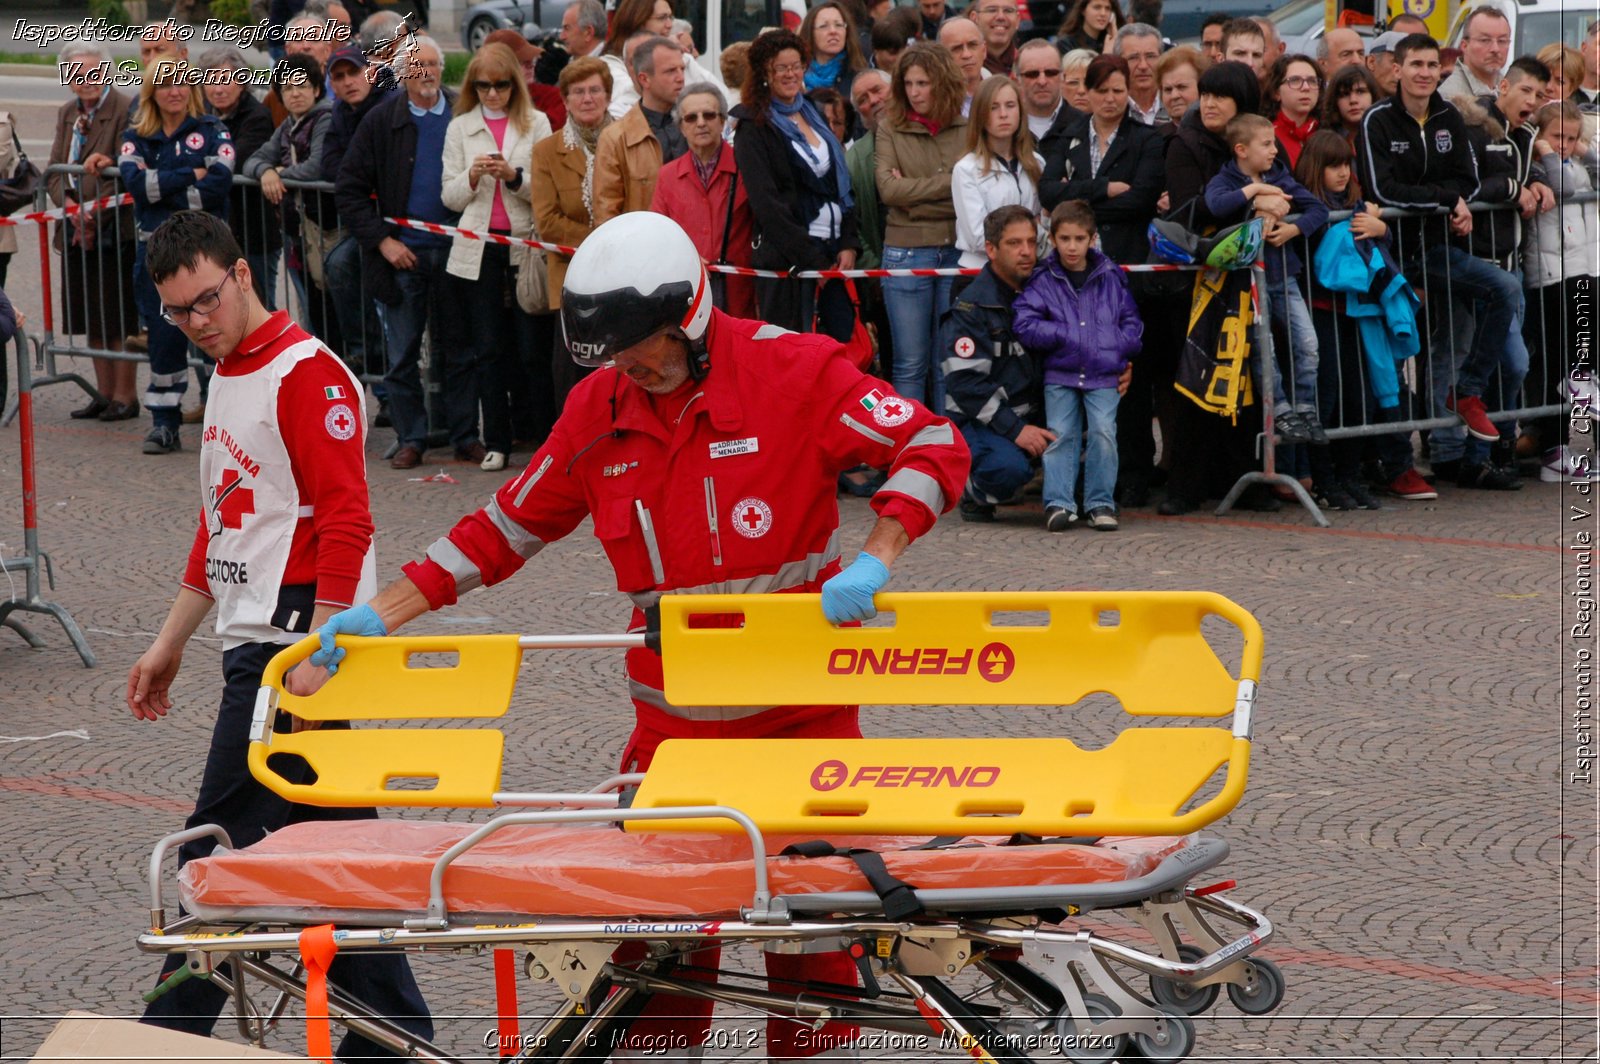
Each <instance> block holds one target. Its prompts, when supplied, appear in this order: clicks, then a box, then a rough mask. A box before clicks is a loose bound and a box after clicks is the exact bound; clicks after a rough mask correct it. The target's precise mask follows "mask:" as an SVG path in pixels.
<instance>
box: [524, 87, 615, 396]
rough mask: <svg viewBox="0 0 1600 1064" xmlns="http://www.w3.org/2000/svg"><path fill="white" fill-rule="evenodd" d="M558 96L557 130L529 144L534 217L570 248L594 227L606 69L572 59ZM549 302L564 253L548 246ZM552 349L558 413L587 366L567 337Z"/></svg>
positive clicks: (543, 236) (557, 300)
mask: <svg viewBox="0 0 1600 1064" xmlns="http://www.w3.org/2000/svg"><path fill="white" fill-rule="evenodd" d="M558 84H559V87H560V89H561V98H562V101H563V102H564V103H566V105H567V124H566V125H564V126H562V127H561V135H560V136H557V137H550V138H548V139H547V140H543V141H541V142H540V143H539V144H538V145H536V146H535V147H534V149H533V171H532V173H533V223H534V228H535V229H537V230H538V232H539V239H540V240H547V241H549V242H550V243H552V244H561V245H564V246H566V247H572V248H575V247H577V246H578V245H579V244H582V243H583V242H584V240H585V239H586V238H587V237H588V235H589V234H590V233H592V232H594V149H595V145H596V144H597V143H599V140H600V131H601V130H602V129H604V128H605V127H606V125H607V124H608V123H609V122H610V121H611V115H610V114H609V113H608V112H607V110H606V108H607V106H608V104H609V102H610V100H611V70H610V69H609V68H608V67H607V66H606V64H605V63H603V62H601V61H600V60H598V59H595V58H593V57H591V56H583V57H581V58H578V59H574V60H572V61H571V62H570V63H568V64H567V65H566V66H565V67H563V68H562V70H561V79H560V81H559V83H558ZM545 258H546V260H547V261H548V262H549V264H550V307H551V309H552V310H559V309H561V282H562V281H564V280H565V279H566V276H567V262H568V261H569V260H568V258H567V256H565V255H560V254H557V253H556V252H553V251H552V252H549V253H548V254H547V255H546V256H545ZM553 346H554V351H553V354H552V355H551V366H552V374H551V375H552V378H553V383H554V397H555V412H556V414H558V415H559V414H560V413H561V406H562V404H563V403H564V402H566V398H567V393H568V392H570V391H571V390H572V386H573V385H574V384H577V383H578V381H579V380H581V379H582V378H583V376H584V375H585V373H587V372H588V371H587V370H584V369H582V368H580V367H579V366H578V364H577V363H575V362H573V361H572V356H571V355H570V354H569V353H568V352H567V345H566V342H565V341H564V340H563V339H562V338H560V337H557V338H556V340H555V343H554V345H553Z"/></svg>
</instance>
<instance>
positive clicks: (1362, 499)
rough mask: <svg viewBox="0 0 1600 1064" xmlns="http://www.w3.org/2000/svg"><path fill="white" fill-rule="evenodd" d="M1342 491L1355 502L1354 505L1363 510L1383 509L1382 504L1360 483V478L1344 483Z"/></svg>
mask: <svg viewBox="0 0 1600 1064" xmlns="http://www.w3.org/2000/svg"><path fill="white" fill-rule="evenodd" d="M1344 490H1345V493H1346V494H1347V495H1349V496H1350V497H1351V498H1352V499H1354V500H1355V501H1356V505H1357V506H1359V507H1361V508H1362V509H1363V510H1381V509H1383V503H1381V502H1379V501H1378V498H1377V496H1375V495H1373V494H1372V492H1370V491H1368V490H1367V486H1366V485H1365V484H1363V483H1361V478H1360V477H1356V478H1355V479H1353V480H1347V481H1345V482H1344Z"/></svg>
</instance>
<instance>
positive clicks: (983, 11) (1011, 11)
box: [978, 7, 1017, 15]
mask: <svg viewBox="0 0 1600 1064" xmlns="http://www.w3.org/2000/svg"><path fill="white" fill-rule="evenodd" d="M1016 13H1017V9H1016V8H1014V7H980V8H978V14H980V15H1015V14H1016Z"/></svg>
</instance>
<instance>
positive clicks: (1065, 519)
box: [1044, 506, 1078, 532]
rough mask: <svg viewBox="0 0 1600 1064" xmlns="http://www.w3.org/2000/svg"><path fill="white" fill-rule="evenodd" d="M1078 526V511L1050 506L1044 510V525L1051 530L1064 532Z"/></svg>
mask: <svg viewBox="0 0 1600 1064" xmlns="http://www.w3.org/2000/svg"><path fill="white" fill-rule="evenodd" d="M1077 526H1078V511H1076V510H1068V509H1065V508H1064V507H1060V506H1052V507H1050V508H1049V509H1048V510H1046V511H1045V512H1044V527H1045V528H1046V529H1048V530H1049V531H1051V532H1065V531H1066V530H1067V529H1069V528H1076V527H1077Z"/></svg>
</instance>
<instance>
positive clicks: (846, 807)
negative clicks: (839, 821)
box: [803, 802, 867, 816]
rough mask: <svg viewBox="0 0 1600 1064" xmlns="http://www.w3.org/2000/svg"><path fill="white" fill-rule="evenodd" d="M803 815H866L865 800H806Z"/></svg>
mask: <svg viewBox="0 0 1600 1064" xmlns="http://www.w3.org/2000/svg"><path fill="white" fill-rule="evenodd" d="M803 815H805V816H866V815H867V803H866V802H807V803H806V806H805V810H804V814H803Z"/></svg>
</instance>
